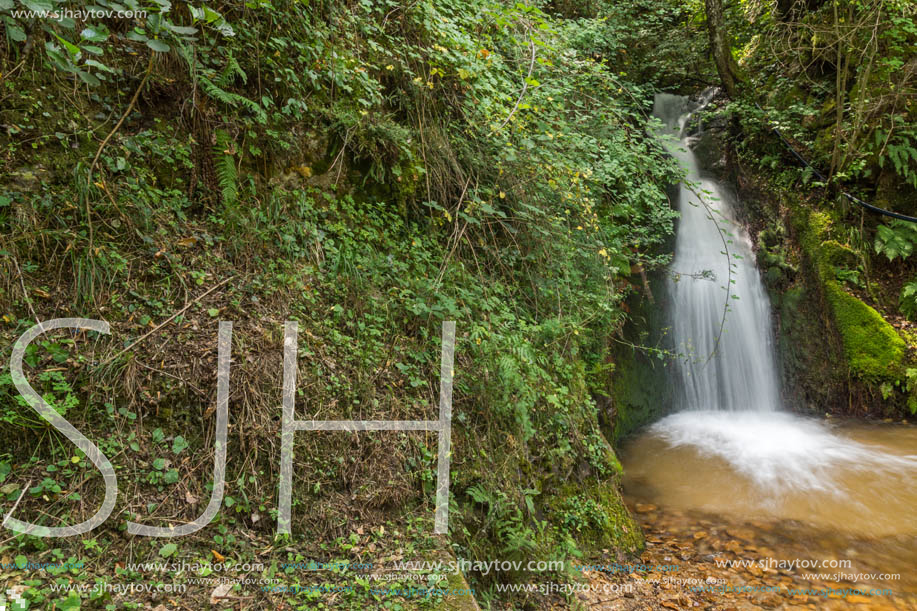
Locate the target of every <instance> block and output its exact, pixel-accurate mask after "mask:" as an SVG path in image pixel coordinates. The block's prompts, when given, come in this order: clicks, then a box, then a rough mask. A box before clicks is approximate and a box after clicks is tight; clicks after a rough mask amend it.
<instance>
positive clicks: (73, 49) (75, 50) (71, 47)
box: [54, 34, 80, 57]
mask: <svg viewBox="0 0 917 611" xmlns="http://www.w3.org/2000/svg"><path fill="white" fill-rule="evenodd" d="M54 37H55V38H56V39H58V40H59V41H60V42H61V44H62V45H64V48H65V49H67V52H68V53H70V55H72V56H74V57H77V56H78V55H80V48H79V47H78V46H76V45H75V44H73V43H72V42H70V41H68V40H65V39H63V38H61V37H60V36H58V35H57V34H55V35H54Z"/></svg>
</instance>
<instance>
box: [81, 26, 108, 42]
mask: <svg viewBox="0 0 917 611" xmlns="http://www.w3.org/2000/svg"><path fill="white" fill-rule="evenodd" d="M80 36H81V37H83V39H85V40H88V41H89V42H103V41H104V40H105V39H107V38H108V31H107V30H106V29H105V26H99V25H91V26H89V27H87V28H85V29H84V30H83V31H82V32H80Z"/></svg>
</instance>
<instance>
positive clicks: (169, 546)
mask: <svg viewBox="0 0 917 611" xmlns="http://www.w3.org/2000/svg"><path fill="white" fill-rule="evenodd" d="M176 550H178V546H177V545H175V544H174V543H166V544H165V545H163V546H162V547H161V548H159V555H160V556H162V557H163V558H168V557H169V556H171V555H172V554H174V553H175V552H176Z"/></svg>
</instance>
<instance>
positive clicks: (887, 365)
mask: <svg viewBox="0 0 917 611" xmlns="http://www.w3.org/2000/svg"><path fill="white" fill-rule="evenodd" d="M795 216H796V218H795V219H794V221H795V222H794V224H795V225H796V227H797V229H798V230H801V234H802V240H801V243H802V247H803V250H804V251H805V254H806V256H807V257H808V258H809V260H810V262H811V264H812V267H813V269H814V271H815V274H816V276H817V277H818V280H819V281H820V283H821V285H822V287H823V290H824V295H825V300H826V302H827V304H828V306H829V308H830V314H831V316H832V319H833V321H834V324H835V327H836V329H837V331H838V333H839V334H840V336H841V340H842V342H843V345H844V356H845V357H846V360H847V365H848V367H849V369H850V373H851V374H853V375H854V376H856V377H858V378H860V379H861V380H863V381H866V382H871V383H882V382H899V381H900V380H901V379H902V377H903V376H904V360H905V356H906V353H907V345H906V344H905V342H904V340H902V339H901V336H900V335H898V332H897V331H895V328H894V327H892V326H891V325H890V324H889V323H888V322H887V321H886V320H885V319H884V318H882V315H881V314H879V313H878V312H877V311H876V310H875V309H873V308H872V307H870V306H869V305H867V304H865V303H863V302H862V301H861V300H859V299H858V298H857V297H855V296H854V295H851V294H850V293H848V292H846V291H845V290H844V289H843V288H842V287H841V285H840V284H839V283H838V282H837V280H836V279H835V275H834V267H835V266H839V265H853V264H855V262H856V255H855V253H854V252H853V251H852V250H851V249H850V248H849V247H847V246H844V245H843V244H840V243H839V242H837V241H835V240H832V239H829V235H830V229H831V218H830V217H829V216H828V215H827V214H825V213H823V212H809V211H802V210H800V211H798V212H797V214H796V215H795Z"/></svg>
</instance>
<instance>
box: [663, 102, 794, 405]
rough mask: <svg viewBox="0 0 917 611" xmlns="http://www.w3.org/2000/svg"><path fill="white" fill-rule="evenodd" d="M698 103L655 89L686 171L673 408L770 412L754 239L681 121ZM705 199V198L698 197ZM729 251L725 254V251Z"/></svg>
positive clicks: (670, 141) (674, 309)
mask: <svg viewBox="0 0 917 611" xmlns="http://www.w3.org/2000/svg"><path fill="white" fill-rule="evenodd" d="M708 101H709V97H707V98H706V99H704V100H702V101H701V102H700V103H699V104H694V103H692V102H691V101H690V100H689V99H688V98H685V97H682V96H676V95H672V94H667V93H660V94H657V95H656V99H655V103H654V108H653V114H654V115H655V116H656V117H657V118H659V119H660V120H661V121H662V123H663V125H664V127H663V128H662V129H661V130H660V133H659V136H660V138H661V141H662V142H663V144H664V146H665V147H666V148H667V149H668V150H669V152H670V153H671V154H672V155H673V156H674V157H675V158H676V159H677V160H678V161H679V162H680V163H681V165H682V167H683V168H684V169H685V172H686V178H685V181H686V182H687V183H688V184H685V183H682V184H681V185H679V188H678V210H679V212H680V214H681V218H680V220H679V223H678V234H677V237H676V243H675V257H674V260H673V262H672V266H671V270H670V274H669V279H668V289H669V292H670V296H671V300H670V307H669V310H668V318H669V321H670V324H671V329H672V335H673V340H674V349H675V351H676V352H677V353H678V354H679V357H678V358H677V362H676V364H675V371H676V388H675V407H676V409H678V410H685V409H688V410H718V411H724V410H729V411H740V410H755V411H771V410H775V409H777V408H778V407H779V406H780V390H779V384H778V378H777V373H776V359H775V356H774V346H773V341H772V332H771V331H772V329H771V319H770V303H769V300H768V297H767V293H766V291H765V290H764V286H763V284H762V282H761V277H760V275H759V274H758V269H757V268H756V267H755V257H754V253H753V252H752V247H751V241H750V239H749V237H748V235H747V233H746V232H745V231H744V230H743V229H742V227H741V225H740V224H739V223H737V222H736V216H735V211H734V209H733V206H732V201H731V199H730V196H729V194H728V193H727V192H726V191H725V190H724V189H721V188H720V186H719V185H718V184H717V183H716V182H715V181H713V180H711V179H709V178H706V177H702V176H701V174H700V171H699V168H698V163H697V159H696V158H695V156H694V153H693V152H692V151H691V144H692V142H691V137H690V136H688V135H686V134H685V125H686V123H687V121H688V119H689V118H690V115H691V113H692V112H694V111H695V110H697V109H698V108H700V107H702V106H703V105H705V104H706V103H707V102H708ZM702 198H703V199H702ZM727 252H728V255H727V254H725V253H727Z"/></svg>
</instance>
